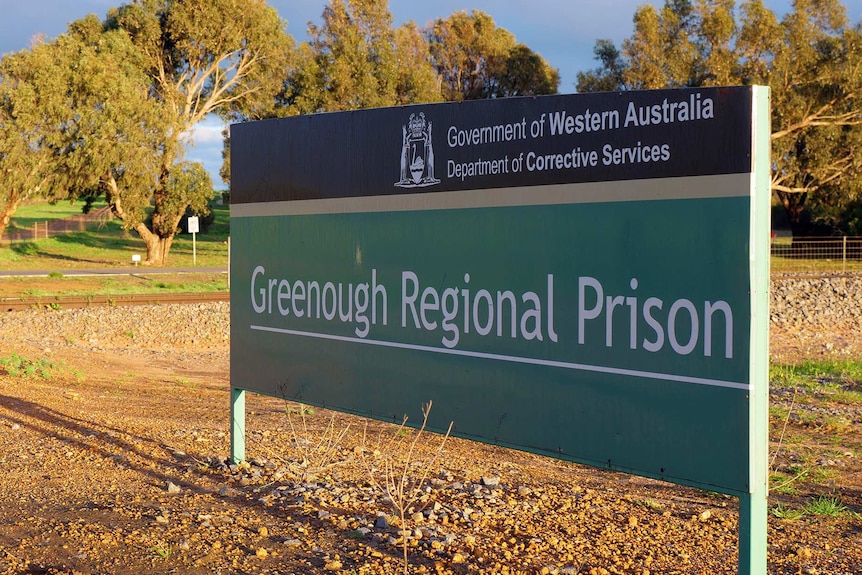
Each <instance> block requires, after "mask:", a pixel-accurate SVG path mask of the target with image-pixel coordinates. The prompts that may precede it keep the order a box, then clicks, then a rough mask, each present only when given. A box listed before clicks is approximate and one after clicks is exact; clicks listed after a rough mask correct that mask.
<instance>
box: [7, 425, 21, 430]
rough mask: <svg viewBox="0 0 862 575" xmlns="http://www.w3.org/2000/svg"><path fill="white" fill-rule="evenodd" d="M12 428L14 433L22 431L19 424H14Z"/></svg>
mask: <svg viewBox="0 0 862 575" xmlns="http://www.w3.org/2000/svg"><path fill="white" fill-rule="evenodd" d="M10 427H11V428H12V431H18V430H19V429H21V426H20V425H18V424H17V423H13V424H12V425H11V426H10Z"/></svg>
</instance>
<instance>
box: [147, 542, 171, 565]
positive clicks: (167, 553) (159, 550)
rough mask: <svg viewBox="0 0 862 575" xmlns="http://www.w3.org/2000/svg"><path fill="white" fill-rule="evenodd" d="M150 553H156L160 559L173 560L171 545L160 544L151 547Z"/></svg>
mask: <svg viewBox="0 0 862 575" xmlns="http://www.w3.org/2000/svg"><path fill="white" fill-rule="evenodd" d="M150 551H152V552H153V553H155V554H156V556H157V557H159V559H164V560H166V561H167V560H168V559H170V558H171V555H172V554H173V547H171V545H162V544H159V545H156V546H153V547H150Z"/></svg>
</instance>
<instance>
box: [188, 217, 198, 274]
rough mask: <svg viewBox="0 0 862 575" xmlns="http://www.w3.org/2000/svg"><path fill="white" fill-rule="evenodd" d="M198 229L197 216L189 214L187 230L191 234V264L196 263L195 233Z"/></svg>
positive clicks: (196, 246)
mask: <svg viewBox="0 0 862 575" xmlns="http://www.w3.org/2000/svg"><path fill="white" fill-rule="evenodd" d="M199 231H200V225H199V222H198V217H197V216H189V229H188V232H189V233H190V234H191V235H192V265H195V266H196V265H198V245H197V233H198V232H199Z"/></svg>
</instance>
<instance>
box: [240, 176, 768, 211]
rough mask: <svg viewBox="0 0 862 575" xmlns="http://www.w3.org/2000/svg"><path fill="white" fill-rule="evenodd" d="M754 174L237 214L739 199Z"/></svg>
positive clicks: (335, 201)
mask: <svg viewBox="0 0 862 575" xmlns="http://www.w3.org/2000/svg"><path fill="white" fill-rule="evenodd" d="M751 182H752V180H751V174H750V173H742V174H719V175H712V176H686V177H680V178H659V179H649V180H623V181H613V182H589V183H583V184H554V185H549V186H524V187H518V188H486V189H478V190H458V191H452V192H426V193H419V194H416V193H414V194H387V195H381V196H356V197H346V198H329V199H315V200H293V201H283V202H263V203H249V204H241V203H240V204H232V205H231V207H230V215H231V217H232V218H251V217H262V216H295V215H308V214H350V213H367V212H405V211H415V210H451V209H467V208H495V207H511V206H542V205H557V204H594V203H603V202H637V201H652V200H691V199H707V198H735V197H747V196H749V195H751V189H752V183H751Z"/></svg>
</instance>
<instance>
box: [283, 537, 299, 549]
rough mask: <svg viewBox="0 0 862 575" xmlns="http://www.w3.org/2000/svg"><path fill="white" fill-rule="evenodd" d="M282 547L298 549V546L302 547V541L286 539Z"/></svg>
mask: <svg viewBox="0 0 862 575" xmlns="http://www.w3.org/2000/svg"><path fill="white" fill-rule="evenodd" d="M284 545H285V547H299V546H300V545H302V541H300V540H299V539H286V540H285V541H284Z"/></svg>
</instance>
